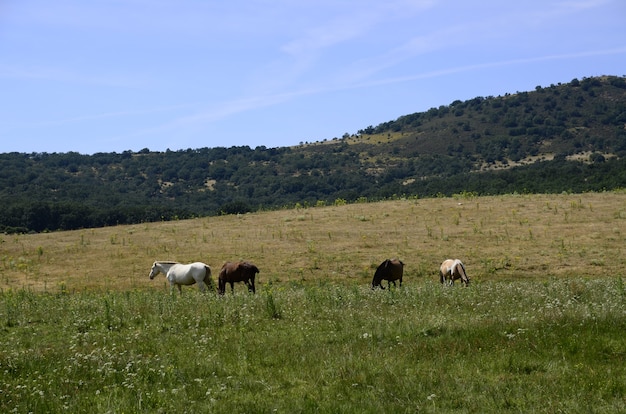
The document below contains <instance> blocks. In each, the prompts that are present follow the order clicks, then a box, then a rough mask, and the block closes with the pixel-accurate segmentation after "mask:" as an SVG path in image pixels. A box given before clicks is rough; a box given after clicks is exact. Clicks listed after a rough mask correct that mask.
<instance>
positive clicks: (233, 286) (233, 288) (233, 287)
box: [229, 282, 235, 295]
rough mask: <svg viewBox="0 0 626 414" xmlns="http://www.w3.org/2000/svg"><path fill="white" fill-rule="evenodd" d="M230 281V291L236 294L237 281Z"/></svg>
mask: <svg viewBox="0 0 626 414" xmlns="http://www.w3.org/2000/svg"><path fill="white" fill-rule="evenodd" d="M229 283H230V291H231V292H232V294H233V295H234V294H235V282H229Z"/></svg>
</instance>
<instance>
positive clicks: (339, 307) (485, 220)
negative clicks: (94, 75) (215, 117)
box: [0, 191, 626, 413]
mask: <svg viewBox="0 0 626 414" xmlns="http://www.w3.org/2000/svg"><path fill="white" fill-rule="evenodd" d="M625 223H626V193H624V192H623V191H618V192H605V193H588V194H561V195H508V196H499V197H474V196H472V195H471V194H462V195H458V196H456V197H452V198H436V199H400V200H394V201H386V202H377V203H365V202H364V203H357V204H349V205H347V204H346V205H344V203H342V202H341V200H338V202H337V203H335V205H332V206H324V207H315V208H298V209H291V210H281V211H272V212H262V213H254V214H246V215H241V216H223V217H209V218H198V219H194V220H185V221H178V222H164V223H146V224H141V225H134V226H118V227H109V228H102V229H85V230H79V231H72V232H59V233H48V234H32V235H3V236H0V259H1V263H0V289H1V292H0V411H2V412H289V413H292V412H346V413H350V412H355V413H357V412H358V413H361V412H503V411H508V412H546V413H548V412H549V413H554V412H569V413H575V412H585V413H588V412H598V413H600V412H620V411H624V410H625V409H626V380H625V379H624V378H626V372H625V371H626V367H625V366H624V364H623V361H624V358H625V357H626V337H625V336H624V334H623V333H624V332H625V329H626V288H625V286H624V281H623V279H624V276H625V274H624V273H625V272H624V269H625V268H626V267H625V265H626V256H625V255H624V247H623V246H624V244H625V243H624V242H625V241H626V234H625V232H626V226H625ZM387 257H399V258H400V259H402V260H403V261H404V262H405V263H406V266H405V277H404V283H403V286H402V288H399V287H398V288H395V289H393V288H392V289H390V290H384V291H381V290H376V291H372V290H371V289H370V287H369V283H370V282H371V278H372V276H373V272H374V270H375V268H376V266H377V265H378V264H379V263H380V262H381V261H382V260H384V259H385V258H387ZM447 257H458V258H461V259H462V260H463V261H464V263H465V264H466V267H467V271H468V274H469V276H470V278H471V279H472V283H471V284H470V286H469V287H468V288H464V287H462V286H461V285H460V284H458V283H457V285H456V286H455V287H442V286H441V285H440V283H439V280H438V274H437V270H438V265H439V263H440V262H441V261H442V260H443V259H445V258H447ZM236 259H246V260H250V261H252V262H254V263H255V264H257V265H258V267H259V268H260V269H261V273H260V274H259V275H258V276H259V280H258V282H257V294H256V295H250V294H248V293H247V292H246V290H245V288H244V286H243V285H236V286H235V294H234V295H233V294H230V292H227V295H225V296H224V297H218V296H217V295H215V294H214V293H209V294H201V293H199V292H198V291H197V289H196V288H195V287H188V288H184V289H183V295H182V296H180V295H178V294H175V295H170V294H169V287H168V286H167V285H166V283H165V280H164V278H163V277H162V276H159V277H158V278H157V279H155V280H153V281H150V280H149V279H148V272H149V269H150V265H151V264H152V261H154V260H178V261H181V262H188V261H196V260H197V261H204V262H206V263H207V264H209V265H210V266H211V267H212V268H213V273H214V279H215V276H216V275H217V272H218V271H219V267H220V266H221V264H222V263H223V262H224V261H225V260H236Z"/></svg>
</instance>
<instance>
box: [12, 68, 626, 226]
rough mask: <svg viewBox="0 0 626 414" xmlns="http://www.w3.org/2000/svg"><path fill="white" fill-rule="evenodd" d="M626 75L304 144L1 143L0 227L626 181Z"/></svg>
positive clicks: (595, 186) (461, 105)
mask: <svg viewBox="0 0 626 414" xmlns="http://www.w3.org/2000/svg"><path fill="white" fill-rule="evenodd" d="M625 155H626V79H625V78H623V77H614V76H606V77H598V78H584V79H582V80H577V79H574V80H572V81H570V82H569V83H566V84H558V85H550V86H549V87H537V88H536V89H535V90H534V91H530V92H516V93H513V94H506V95H505V96H498V97H492V96H488V97H476V98H474V99H470V100H468V101H464V102H461V101H455V102H452V103H451V104H450V105H447V106H440V107H439V108H432V109H430V110H428V111H426V112H421V113H415V114H410V115H404V116H401V117H399V118H398V119H396V120H394V121H389V122H385V123H382V124H380V125H377V126H368V127H366V128H363V129H362V130H360V131H358V132H357V133H355V134H352V135H350V134H346V135H344V136H343V137H342V138H336V139H333V140H330V141H323V142H316V143H312V144H309V143H307V144H302V145H299V146H297V147H289V148H287V147H285V148H266V147H257V148H255V149H251V148H249V147H245V146H244V147H231V148H222V147H219V148H199V149H187V150H180V151H167V152H152V151H150V150H149V149H144V150H142V151H140V152H138V153H134V152H131V151H126V152H123V153H121V154H118V153H99V154H94V155H81V154H78V153H71V152H70V153H60V154H57V153H54V154H48V153H33V154H22V153H8V154H0V165H1V167H0V194H1V195H2V199H3V200H4V203H3V206H2V209H0V231H5V232H25V231H45V230H57V229H74V228H86V227H99V226H107V225H115V224H125V223H137V222H143V221H155V220H172V219H176V218H186V217H192V216H200V215H215V214H232V213H243V212H248V211H255V210H259V209H275V208H281V207H285V206H294V205H301V206H312V205H319V204H326V203H334V202H353V201H357V200H363V199H369V200H376V199H384V198H393V197H399V196H419V197H430V196H436V195H450V194H455V193H460V192H472V193H476V194H501V193H511V192H516V191H517V192H535V193H540V192H543V193H546V192H548V193H549V192H562V191H572V192H583V191H600V190H603V189H614V188H619V187H626V157H625Z"/></svg>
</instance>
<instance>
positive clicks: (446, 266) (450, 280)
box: [439, 259, 470, 286]
mask: <svg viewBox="0 0 626 414" xmlns="http://www.w3.org/2000/svg"><path fill="white" fill-rule="evenodd" d="M439 279H440V280H441V283H442V284H443V283H446V282H447V284H448V285H450V286H452V285H454V281H455V280H456V279H461V282H463V283H464V284H465V286H467V285H469V282H470V279H469V277H468V276H467V273H466V272H465V265H463V263H462V262H461V261H460V260H459V259H454V260H453V259H447V260H445V261H444V262H443V263H442V264H441V267H440V268H439Z"/></svg>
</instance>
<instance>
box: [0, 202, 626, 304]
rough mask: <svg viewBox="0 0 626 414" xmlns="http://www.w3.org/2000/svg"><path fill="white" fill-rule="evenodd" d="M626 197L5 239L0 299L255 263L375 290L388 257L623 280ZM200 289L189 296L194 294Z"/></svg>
mask: <svg viewBox="0 0 626 414" xmlns="http://www.w3.org/2000/svg"><path fill="white" fill-rule="evenodd" d="M625 240H626V193H624V192H607V193H588V194H563V195H509V196H500V197H471V196H466V197H464V196H457V197H454V198H436V199H407V200H396V201H386V202H377V203H358V204H351V205H340V206H327V207H315V208H306V209H304V208H302V209H293V210H280V211H272V212H262V213H254V214H246V215H240V216H222V217H208V218H198V219H194V220H184V221H175V222H164V223H146V224H139V225H132V226H118V227H109V228H100V229H85V230H78V231H69V232H59V233H47V234H32V235H2V236H0V260H1V262H0V288H1V289H4V290H6V289H27V290H32V291H52V292H56V291H58V290H59V289H66V290H69V291H82V290H90V291H93V290H107V291H108V290H123V291H126V290H129V289H139V290H145V289H165V288H166V284H165V280H164V278H163V277H157V279H155V280H153V281H150V280H149V279H148V273H149V271H150V266H151V265H152V262H153V261H155V260H176V261H179V262H182V263H188V262H194V261H200V262H204V263H207V264H208V265H209V266H211V268H212V270H213V275H214V277H215V275H216V274H217V273H218V272H219V269H220V267H221V265H222V264H223V263H224V262H226V261H233V260H240V259H241V260H249V261H251V262H253V263H255V264H256V265H257V266H258V267H259V269H260V270H261V273H260V274H259V275H258V279H259V280H258V282H259V285H260V288H261V289H262V286H263V284H265V283H268V282H286V281H293V280H297V281H316V280H324V281H332V282H335V283H340V284H347V285H363V284H366V283H369V282H371V278H372V276H373V272H374V270H375V269H376V267H377V266H378V265H379V264H380V263H381V262H382V261H383V260H384V259H386V258H392V257H398V258H400V259H401V260H402V261H403V262H404V263H405V283H406V284H411V283H417V281H419V280H421V279H425V280H426V279H427V280H429V281H436V280H437V279H438V271H439V264H441V262H442V261H443V260H444V259H446V258H459V259H461V260H462V261H463V263H464V264H465V265H466V267H467V271H468V274H469V277H470V278H472V279H473V280H474V281H495V280H520V279H536V278H539V279H540V280H545V279H546V278H549V277H612V276H613V277H614V276H617V275H620V274H623V271H624V270H623V269H624V268H625V265H626V254H624V245H625V243H624V241H625ZM187 290H189V289H187Z"/></svg>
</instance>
